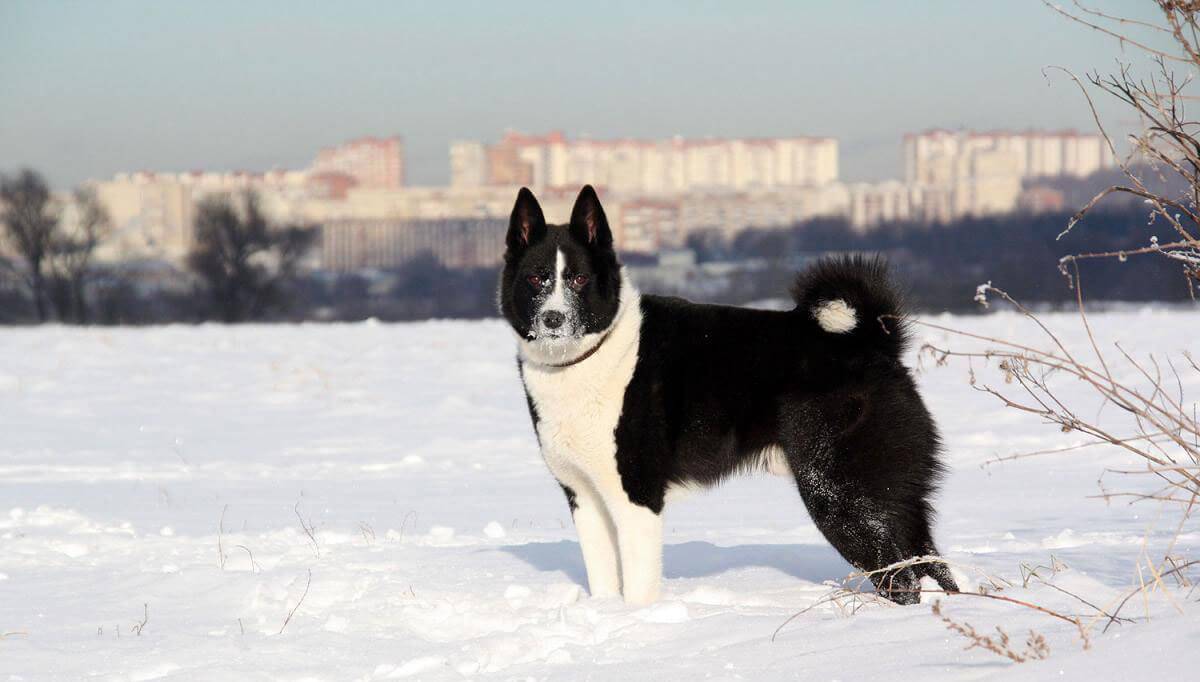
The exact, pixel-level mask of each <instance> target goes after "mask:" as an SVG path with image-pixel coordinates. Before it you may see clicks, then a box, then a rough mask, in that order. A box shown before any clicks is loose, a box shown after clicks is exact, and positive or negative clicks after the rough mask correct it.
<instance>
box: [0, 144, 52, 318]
mask: <svg viewBox="0 0 1200 682" xmlns="http://www.w3.org/2000/svg"><path fill="white" fill-rule="evenodd" d="M0 223H2V224H3V226H4V235H5V236H6V237H7V239H8V242H9V244H10V246H11V247H12V248H13V250H14V251H15V252H16V254H17V256H18V257H19V258H20V259H21V261H23V264H24V266H25V271H24V272H23V273H22V277H23V279H24V280H25V283H26V285H27V286H28V287H29V293H30V296H31V297H32V298H33V307H34V311H35V312H36V313H37V319H38V321H39V322H44V321H45V320H46V317H47V314H48V310H47V306H46V272H45V267H46V259H47V258H48V257H49V256H50V254H51V252H52V250H53V245H54V240H55V233H56V231H57V229H58V212H57V208H56V207H55V205H54V201H53V199H52V198H51V196H50V187H49V186H48V185H47V184H46V180H45V179H44V178H43V177H42V176H41V175H40V174H38V173H37V172H36V171H34V170H31V169H29V168H26V169H23V170H22V171H21V172H19V173H18V174H17V175H16V176H14V177H11V178H10V177H6V176H0Z"/></svg>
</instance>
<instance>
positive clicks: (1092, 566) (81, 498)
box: [0, 309, 1200, 681]
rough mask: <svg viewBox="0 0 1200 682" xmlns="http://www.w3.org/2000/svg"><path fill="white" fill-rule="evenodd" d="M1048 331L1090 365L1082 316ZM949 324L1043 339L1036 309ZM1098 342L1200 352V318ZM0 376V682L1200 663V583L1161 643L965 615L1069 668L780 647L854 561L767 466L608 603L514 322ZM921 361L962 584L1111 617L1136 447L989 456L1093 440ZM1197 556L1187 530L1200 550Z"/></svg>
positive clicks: (21, 339) (71, 343)
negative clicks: (592, 590)
mask: <svg viewBox="0 0 1200 682" xmlns="http://www.w3.org/2000/svg"><path fill="white" fill-rule="evenodd" d="M1046 319H1047V320H1048V321H1049V322H1050V324H1051V325H1052V326H1053V327H1054V328H1056V329H1058V330H1061V331H1063V332H1064V335H1065V338H1066V339H1067V340H1068V342H1069V343H1071V344H1074V345H1075V347H1077V348H1083V346H1080V345H1079V344H1081V343H1083V341H1084V337H1083V335H1082V331H1081V330H1080V329H1079V326H1078V324H1077V323H1076V322H1075V320H1074V318H1073V317H1072V316H1071V315H1068V314H1050V315H1047V316H1046ZM931 321H933V322H936V323H937V324H943V325H948V326H957V327H962V328H965V329H968V330H970V331H973V332H976V333H985V334H1000V335H1013V334H1022V335H1025V338H1029V336H1028V335H1027V331H1028V329H1029V326H1028V323H1027V322H1026V321H1024V320H1022V319H1021V318H1020V317H1019V316H1016V315H1014V314H1010V313H995V314H991V315H988V316H985V317H950V316H941V317H938V318H934V319H931ZM1092 323H1093V326H1094V329H1095V331H1096V334H1097V336H1098V337H1099V338H1102V339H1109V340H1120V341H1121V342H1122V344H1123V345H1124V347H1125V348H1130V349H1141V350H1143V351H1145V350H1149V349H1154V350H1156V351H1158V352H1166V351H1181V350H1184V349H1185V348H1186V345H1185V344H1190V346H1191V351H1192V352H1193V353H1194V354H1196V355H1200V347H1198V346H1197V343H1196V341H1195V340H1194V337H1195V335H1194V334H1191V333H1190V332H1188V331H1187V330H1195V329H1200V312H1196V311H1194V310H1192V311H1180V310H1173V311H1166V310H1156V309H1130V310H1120V311H1115V312H1107V313H1103V314H1098V315H1096V316H1094V317H1093V318H1092ZM920 335H921V336H925V337H927V338H930V339H933V340H937V341H939V342H941V343H945V342H946V338H945V335H944V334H942V333H940V332H934V331H928V330H926V331H922V332H921V333H920ZM1189 335H1190V336H1191V337H1192V338H1188V337H1189ZM955 343H957V344H958V345H959V346H962V345H963V344H961V343H958V342H955ZM0 357H3V358H4V361H3V362H2V363H0V433H2V434H3V437H2V438H0V550H2V551H0V636H2V638H0V680H46V679H49V680H75V679H81V678H85V677H86V678H96V679H102V680H109V679H111V680H150V679H188V680H191V679H221V680H224V679H246V678H253V679H281V680H282V679H286V680H299V679H314V680H315V679H329V680H346V679H350V680H375V679H413V680H457V679H498V680H524V679H538V680H542V679H622V680H658V681H661V680H679V679H699V678H704V679H722V680H735V679H747V680H762V679H813V680H833V679H842V680H874V679H880V680H882V679H888V680H891V679H898V678H904V677H907V676H919V678H920V679H922V680H967V679H972V680H973V679H985V678H1000V679H1045V678H1047V677H1051V676H1054V677H1063V678H1064V679H1101V678H1116V677H1119V676H1125V677H1128V678H1130V679H1141V678H1147V679H1148V678H1151V677H1155V678H1162V679H1186V678H1187V677H1189V676H1191V675H1192V674H1194V671H1195V669H1196V665H1197V663H1200V653H1198V652H1200V646H1198V644H1200V619H1198V618H1197V617H1196V616H1197V615H1200V614H1198V612H1197V606H1196V604H1195V597H1196V595H1195V594H1192V595H1191V596H1190V598H1189V595H1188V591H1187V589H1186V588H1182V589H1178V590H1175V591H1173V592H1172V593H1171V595H1170V597H1169V598H1168V597H1166V596H1164V595H1163V594H1162V593H1161V592H1160V593H1155V594H1151V595H1150V596H1149V597H1148V598H1147V599H1145V600H1142V599H1141V598H1140V597H1139V598H1138V599H1136V600H1132V601H1131V602H1130V604H1128V605H1127V606H1126V610H1125V611H1123V612H1122V613H1123V615H1127V616H1134V617H1137V618H1139V622H1137V623H1135V624H1126V625H1121V626H1114V627H1112V628H1111V629H1109V631H1108V633H1106V634H1102V633H1101V632H1100V630H1101V629H1102V627H1103V623H1102V622H1101V623H1099V624H1097V627H1095V628H1094V629H1093V630H1092V631H1091V648H1090V649H1089V650H1086V651H1085V650H1084V649H1083V648H1082V646H1081V640H1080V637H1079V635H1078V631H1077V629H1076V628H1075V627H1074V626H1073V625H1070V624H1068V623H1064V622H1062V621H1059V620H1056V619H1053V618H1050V617H1047V616H1045V615H1043V614H1039V613H1036V612H1034V611H1030V610H1028V609H1023V608H1020V607H1016V606H1013V605H1011V604H1004V603H999V602H992V601H987V600H984V599H979V598H975V599H972V598H969V597H944V598H943V601H942V605H943V609H944V611H945V612H946V613H947V614H948V615H949V616H951V617H952V618H954V619H955V620H958V621H960V622H962V621H966V622H969V623H971V625H973V626H975V627H976V628H977V629H978V630H980V631H981V632H986V631H992V628H993V627H994V626H996V625H1001V626H1003V627H1004V628H1005V630H1006V631H1008V632H1009V633H1010V634H1012V635H1013V640H1014V641H1016V642H1018V643H1023V642H1024V638H1025V636H1026V635H1027V633H1028V630H1029V629H1030V628H1033V629H1035V630H1036V631H1037V632H1039V633H1041V634H1043V635H1045V636H1046V638H1047V640H1048V641H1049V643H1050V647H1051V654H1050V657H1049V658H1048V659H1047V660H1045V661H1041V662H1032V663H1026V664H1020V665H1018V664H1014V663H1011V662H1009V661H1008V660H1007V659H1004V658H1001V657H999V656H996V655H994V654H991V653H988V652H984V651H981V650H979V649H974V650H970V651H966V650H964V647H965V646H966V644H967V642H966V640H964V639H963V638H962V637H961V636H959V635H957V634H955V633H953V632H950V631H948V630H946V629H945V627H944V625H943V623H941V622H940V621H939V620H938V619H937V618H935V617H934V616H933V615H932V614H931V613H930V607H929V605H928V603H925V604H922V605H918V606H912V607H906V608H899V607H891V606H888V605H884V604H880V603H876V602H874V601H870V600H868V603H866V605H865V606H862V607H861V608H859V609H857V611H856V612H855V613H853V615H850V611H851V610H852V605H849V603H848V602H846V601H843V602H842V603H843V604H846V605H847V606H845V608H839V607H838V606H837V605H836V604H833V603H824V604H821V605H818V606H816V607H815V608H813V609H811V610H810V611H808V612H806V613H803V614H802V615H800V616H798V617H796V618H795V619H794V620H792V621H791V622H789V623H787V624H786V626H785V627H783V628H782V629H781V630H779V632H778V636H776V637H775V638H774V641H772V635H773V634H774V633H775V632H776V630H777V629H778V628H779V627H780V626H781V625H783V624H784V623H785V621H787V620H788V618H790V617H792V616H793V615H795V614H796V613H797V612H799V611H801V610H802V609H804V608H806V607H809V606H812V605H814V604H817V603H818V602H819V601H821V600H822V598H824V597H825V596H827V595H828V594H829V593H830V590H831V587H830V584H827V583H831V582H832V583H837V582H838V581H841V580H842V579H843V578H844V577H845V576H846V575H847V574H849V573H850V572H851V570H852V569H851V567H850V566H848V565H847V564H846V563H845V562H844V561H843V560H842V559H841V558H840V557H839V556H838V555H837V554H836V553H835V552H834V551H833V550H832V549H831V548H830V547H829V545H828V544H827V543H825V542H824V540H823V539H822V538H821V537H820V534H819V533H818V532H817V531H816V529H815V528H814V527H813V525H812V524H811V522H810V521H809V519H808V517H807V516H806V514H805V512H804V508H803V505H802V504H801V502H800V500H799V498H798V495H797V494H796V492H795V490H794V488H793V487H792V486H791V485H790V484H789V483H788V482H787V481H786V480H785V479H783V478H778V477H771V476H760V477H752V478H745V479H739V480H737V481H734V482H731V483H730V484H728V485H726V486H724V487H722V488H720V489H718V490H715V491H712V492H708V493H704V494H699V495H693V496H691V497H689V498H687V499H686V500H684V501H681V502H678V503H676V504H675V505H674V506H671V507H668V509H667V515H666V525H665V535H666V539H667V546H666V548H665V573H666V581H665V583H664V596H663V599H662V600H661V601H660V602H659V603H657V604H654V605H651V606H649V607H646V608H632V607H627V606H626V605H624V604H623V603H621V602H620V601H618V600H613V599H591V598H589V597H588V595H587V592H586V589H585V588H584V587H583V585H585V584H586V581H585V578H584V573H583V563H582V559H581V557H580V552H579V547H578V545H577V543H576V540H575V535H574V532H573V530H572V527H571V519H570V516H569V513H568V510H567V506H566V503H565V501H564V499H563V497H562V493H561V491H560V490H559V488H558V486H557V485H555V483H554V481H553V480H552V479H551V477H550V476H549V474H548V473H547V471H546V468H545V465H544V464H543V463H542V462H541V460H540V457H539V455H538V452H537V446H536V443H535V441H534V437H533V432H532V429H531V428H530V425H529V421H528V415H527V411H526V406H525V401H524V397H523V396H522V393H521V388H520V384H519V381H518V379H517V376H516V370H515V364H514V342H513V339H512V334H511V332H510V331H509V330H508V329H507V328H505V326H504V325H503V324H502V323H501V322H499V321H485V322H444V321H439V322H427V323H419V324H397V325H392V324H378V323H376V324H356V325H298V326H244V327H222V326H200V327H183V326H173V327H160V328H149V329H101V328H96V329H73V328H63V327H54V326H49V327H40V328H26V329H5V330H3V331H0ZM912 361H913V364H916V362H917V359H916V356H915V353H914V357H913V359H912ZM921 364H922V369H921V371H920V375H919V382H920V384H921V387H922V390H923V393H924V395H925V396H926V400H927V402H928V403H929V405H930V408H931V409H932V411H933V412H934V413H935V415H936V416H937V418H938V420H939V422H940V424H941V427H942V429H943V431H944V435H945V441H946V445H947V448H946V449H947V456H948V461H949V463H950V466H951V472H950V474H949V476H948V477H947V479H946V481H945V485H944V489H943V493H942V495H941V496H940V498H939V501H938V505H937V506H938V509H939V512H940V521H939V524H938V526H937V529H936V533H937V539H938V542H939V544H940V545H941V548H942V550H943V551H944V553H945V554H946V555H947V557H948V558H949V559H950V560H952V561H953V562H954V563H955V565H956V571H957V572H958V573H959V576H960V578H961V579H962V580H963V581H964V582H966V583H967V584H971V585H979V584H980V583H981V582H983V581H984V580H985V578H984V576H988V575H990V576H1001V577H1004V578H1007V579H1008V580H1010V581H1012V582H1014V583H1015V586H1014V587H1010V588H1007V589H1005V590H1004V591H1003V592H1002V594H1005V595H1008V596H1011V597H1014V598H1017V599H1022V600H1029V601H1035V602H1037V603H1039V604H1046V605H1049V606H1051V607H1052V608H1055V609H1058V610H1062V611H1064V612H1069V613H1080V612H1087V611H1088V609H1087V608H1086V607H1083V606H1082V605H1081V604H1079V603H1078V602H1076V601H1075V600H1074V599H1073V598H1071V597H1070V596H1067V595H1066V594H1064V593H1062V592H1059V591H1057V590H1055V589H1053V588H1050V587H1048V586H1046V585H1043V584H1041V583H1039V582H1038V581H1037V580H1036V579H1035V580H1032V581H1030V582H1029V585H1028V586H1027V587H1023V586H1022V573H1023V571H1022V564H1025V565H1026V566H1027V567H1029V568H1032V567H1037V566H1041V567H1042V568H1040V569H1038V571H1039V575H1042V576H1044V577H1045V579H1046V580H1047V581H1049V582H1051V583H1053V584H1054V585H1055V586H1057V587H1060V588H1062V589H1064V590H1068V591H1070V592H1074V593H1076V594H1079V595H1081V596H1084V597H1085V598H1087V599H1088V600H1089V601H1091V602H1093V603H1095V604H1097V605H1101V606H1104V607H1107V608H1112V605H1113V603H1114V602H1115V601H1116V600H1118V599H1119V598H1121V597H1123V596H1124V595H1125V594H1127V593H1128V590H1129V589H1130V588H1131V587H1132V586H1136V585H1137V584H1138V580H1139V577H1138V569H1137V565H1138V562H1139V559H1142V558H1144V557H1152V558H1154V557H1159V556H1161V555H1162V553H1163V551H1165V549H1166V548H1167V546H1168V543H1169V542H1170V541H1171V538H1172V537H1173V536H1174V534H1175V533H1174V531H1175V525H1176V523H1177V521H1178V516H1177V513H1176V512H1175V510H1172V509H1171V508H1164V507H1161V506H1158V505H1157V503H1139V504H1137V505H1134V506H1129V505H1126V504H1124V503H1118V502H1113V503H1109V504H1106V503H1105V502H1103V501H1101V500H1097V499H1094V498H1089V496H1091V495H1095V494H1096V493H1097V492H1098V491H1099V489H1098V487H1097V478H1098V477H1099V476H1100V474H1101V472H1102V470H1103V469H1104V468H1105V467H1106V466H1109V467H1111V466H1128V465H1129V464H1130V463H1131V461H1130V460H1129V458H1128V457H1127V456H1126V455H1124V454H1122V453H1121V452H1118V451H1115V450H1113V449H1104V448H1089V449H1084V450H1076V451H1072V452H1068V453H1064V454H1055V455H1048V456H1043V457H1040V458H1031V459H1018V460H1013V461H1006V462H1001V463H994V464H990V465H986V466H985V462H986V461H987V460H990V459H992V458H994V457H997V456H1003V455H1009V454H1013V453H1017V452H1024V451H1030V450H1040V449H1047V448H1056V447H1063V446H1068V445H1072V444H1078V443H1080V442H1082V439H1081V437H1080V436H1079V435H1078V434H1073V433H1066V434H1064V433H1061V432H1060V430H1059V429H1058V428H1056V427H1053V426H1046V425H1042V424H1039V423H1038V422H1037V421H1036V419H1034V418H1031V417H1028V416H1027V415H1022V414H1019V413H1017V412H1015V411H1012V410H1007V409H1005V408H1003V407H1001V406H1000V405H999V404H998V403H997V402H996V401H995V400H994V399H992V398H990V397H989V396H987V395H985V394H983V393H981V392H980V391H977V390H975V389H972V388H971V387H970V386H969V384H968V380H967V377H968V374H967V366H966V365H965V363H961V362H951V363H950V364H949V365H948V366H943V367H938V366H935V363H933V362H931V361H930V360H929V359H928V358H926V359H925V360H924V361H922V363H921ZM975 371H976V376H977V378H978V380H979V382H981V383H984V382H988V381H991V382H993V383H998V382H1000V381H1002V379H1000V377H999V375H998V374H996V373H995V372H994V371H991V370H988V369H987V368H984V367H982V366H979V365H977V366H976V367H975ZM1184 388H1185V390H1189V391H1191V394H1190V395H1191V396H1192V397H1193V398H1194V396H1195V395H1196V394H1197V391H1198V390H1200V377H1197V376H1195V375H1194V374H1192V375H1185V383H1184ZM1062 389H1063V390H1064V391H1066V392H1067V393H1068V394H1070V395H1072V396H1075V397H1076V398H1077V399H1080V400H1086V396H1087V393H1086V387H1083V386H1079V385H1075V384H1072V383H1069V382H1066V383H1064V384H1063V386H1062ZM1104 483H1105V485H1106V486H1107V487H1109V488H1118V487H1125V488H1129V487H1133V486H1135V485H1137V479H1130V478H1128V477H1119V476H1114V475H1111V474H1110V475H1107V476H1106V477H1105V479H1104ZM1198 547H1200V529H1197V528H1196V526H1195V524H1192V525H1191V526H1188V527H1185V528H1184V532H1183V534H1182V535H1181V536H1180V538H1179V541H1178V544H1177V545H1176V547H1175V549H1174V553H1175V554H1180V555H1185V556H1188V557H1190V558H1195V557H1196V550H1197V548H1198ZM1052 566H1054V568H1055V569H1056V570H1052V569H1051V568H1050V567H1052ZM1064 566H1065V567H1064ZM310 576H311V581H310ZM1143 578H1146V576H1145V568H1144V564H1143ZM1176 605H1177V606H1176ZM1177 607H1178V608H1177ZM289 614H291V618H290V620H289V619H288V616H289ZM1147 614H1149V615H1151V616H1152V618H1151V619H1150V620H1148V621H1147V620H1145V616H1146V615H1147ZM143 621H144V625H142V623H143ZM285 621H286V623H285ZM139 625H141V627H140V628H139V627H138V626H139ZM139 631H140V634H139ZM1147 671H1153V672H1152V673H1149V672H1147Z"/></svg>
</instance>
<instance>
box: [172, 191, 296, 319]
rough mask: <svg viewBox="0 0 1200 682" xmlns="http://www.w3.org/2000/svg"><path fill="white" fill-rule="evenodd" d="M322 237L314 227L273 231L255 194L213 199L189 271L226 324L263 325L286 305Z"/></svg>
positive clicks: (202, 212)
mask: <svg viewBox="0 0 1200 682" xmlns="http://www.w3.org/2000/svg"><path fill="white" fill-rule="evenodd" d="M235 204H236V205H235ZM316 234H317V233H316V230H315V229H313V228H311V227H303V226H297V225H287V226H280V227H273V226H272V225H271V224H270V223H269V221H268V220H267V217H266V216H265V215H264V214H263V212H262V209H261V207H260V206H259V200H258V196H257V195H256V194H254V193H253V192H250V193H247V194H245V195H243V196H242V197H240V198H239V199H238V200H237V201H236V202H235V201H234V200H231V199H230V198H228V197H210V198H208V199H206V200H204V201H202V202H201V203H200V206H199V208H198V210H197V215H196V223H195V243H194V246H193V247H192V249H191V251H190V252H189V253H188V257H187V265H188V268H189V269H190V270H191V271H192V272H193V273H194V274H195V275H196V276H197V277H199V278H200V279H201V280H202V281H203V283H204V286H205V288H206V289H207V292H208V296H209V299H210V302H211V304H212V306H213V308H214V309H215V310H216V311H217V314H218V315H219V316H220V318H221V319H222V320H223V321H225V322H241V321H245V320H250V319H258V318H261V317H262V316H263V315H264V314H265V312H266V311H267V310H269V309H270V308H272V307H275V306H279V305H281V304H283V303H284V302H285V301H284V296H285V293H286V292H285V289H286V286H287V284H288V282H289V281H290V280H291V279H293V278H294V276H295V274H296V268H297V266H298V265H299V262H300V260H301V259H302V258H303V257H304V255H305V254H306V253H307V252H308V250H309V249H310V248H311V247H312V244H313V241H314V240H315V238H316Z"/></svg>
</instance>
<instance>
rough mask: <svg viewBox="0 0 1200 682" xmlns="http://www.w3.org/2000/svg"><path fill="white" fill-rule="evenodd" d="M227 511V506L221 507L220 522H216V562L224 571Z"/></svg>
mask: <svg viewBox="0 0 1200 682" xmlns="http://www.w3.org/2000/svg"><path fill="white" fill-rule="evenodd" d="M227 511H229V505H225V506H224V507H221V520H220V521H219V522H217V562H218V563H219V564H220V565H221V570H222V571H224V570H225V512H227Z"/></svg>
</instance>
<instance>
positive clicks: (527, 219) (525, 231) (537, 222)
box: [504, 187, 546, 252]
mask: <svg viewBox="0 0 1200 682" xmlns="http://www.w3.org/2000/svg"><path fill="white" fill-rule="evenodd" d="M544 236H546V216H544V215H542V207H541V206H540V205H538V201H537V199H536V198H534V196H533V192H530V191H529V189H528V188H527V187H522V188H521V191H520V192H518V193H517V202H516V203H515V204H513V210H512V217H511V218H509V221H508V236H507V237H506V238H505V240H504V242H505V244H506V245H507V246H508V250H509V251H510V252H514V251H519V250H521V249H523V248H525V247H526V246H528V245H530V244H532V243H534V242H536V241H537V240H539V239H541V238H542V237H544Z"/></svg>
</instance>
